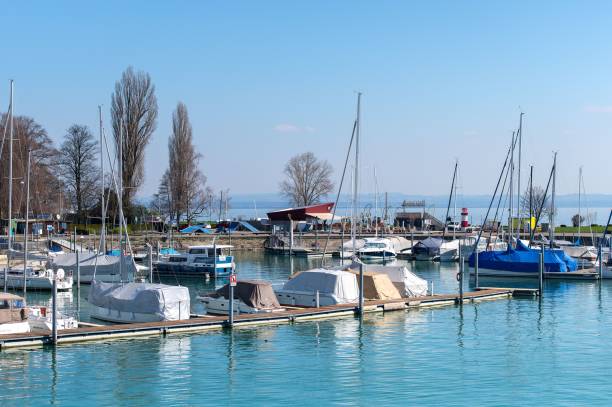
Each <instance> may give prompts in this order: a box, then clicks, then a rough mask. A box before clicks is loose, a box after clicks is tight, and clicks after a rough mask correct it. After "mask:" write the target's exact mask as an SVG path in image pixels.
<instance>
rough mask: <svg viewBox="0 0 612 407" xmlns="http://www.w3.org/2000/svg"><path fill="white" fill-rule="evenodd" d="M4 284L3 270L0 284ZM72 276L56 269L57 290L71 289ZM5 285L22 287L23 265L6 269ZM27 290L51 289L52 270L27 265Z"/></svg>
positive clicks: (13, 287) (14, 287) (12, 287)
mask: <svg viewBox="0 0 612 407" xmlns="http://www.w3.org/2000/svg"><path fill="white" fill-rule="evenodd" d="M3 284H4V272H2V271H0V285H3ZM72 284H73V278H72V275H71V274H70V273H64V270H63V269H58V270H57V289H58V291H66V290H71V289H72ZM7 287H9V288H11V289H17V290H20V289H23V267H12V268H10V269H9V270H7ZM26 289H27V290H53V270H51V269H46V270H45V269H44V268H35V267H28V268H27V269H26Z"/></svg>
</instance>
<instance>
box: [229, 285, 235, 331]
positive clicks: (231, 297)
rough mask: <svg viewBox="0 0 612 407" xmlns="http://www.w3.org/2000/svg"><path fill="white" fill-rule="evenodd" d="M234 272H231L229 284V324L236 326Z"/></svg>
mask: <svg viewBox="0 0 612 407" xmlns="http://www.w3.org/2000/svg"><path fill="white" fill-rule="evenodd" d="M234 278H235V277H234V274H233V273H232V274H230V285H229V307H228V308H229V309H228V312H229V326H230V328H233V327H234V282H233V281H234Z"/></svg>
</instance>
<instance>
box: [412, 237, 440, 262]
mask: <svg viewBox="0 0 612 407" xmlns="http://www.w3.org/2000/svg"><path fill="white" fill-rule="evenodd" d="M440 246H442V239H440V238H437V237H428V238H427V239H424V240H421V241H419V242H417V243H415V244H414V246H413V247H412V256H413V257H414V258H415V259H416V260H423V261H431V260H434V259H435V258H437V257H438V256H440Z"/></svg>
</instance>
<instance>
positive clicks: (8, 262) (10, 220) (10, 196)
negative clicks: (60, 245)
mask: <svg viewBox="0 0 612 407" xmlns="http://www.w3.org/2000/svg"><path fill="white" fill-rule="evenodd" d="M10 99H11V100H10V103H9V106H10V109H9V111H10V114H11V115H10V116H9V120H10V122H9V126H10V130H9V184H8V185H9V187H8V190H9V191H8V242H7V243H8V255H7V256H6V267H5V268H4V292H6V291H8V270H9V269H10V267H11V248H12V244H11V240H12V239H11V226H12V224H13V80H12V79H11V97H10Z"/></svg>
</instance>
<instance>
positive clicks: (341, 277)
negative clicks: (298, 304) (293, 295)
mask: <svg viewBox="0 0 612 407" xmlns="http://www.w3.org/2000/svg"><path fill="white" fill-rule="evenodd" d="M280 291H294V292H306V293H314V292H316V291H319V293H321V294H327V295H330V296H332V297H334V298H335V299H336V301H337V302H338V303H351V302H357V301H358V299H359V286H358V285H357V278H356V277H355V274H353V273H349V272H347V271H342V270H327V269H313V270H307V271H301V272H299V273H297V274H295V275H294V276H293V277H292V278H291V279H290V280H289V281H287V282H286V283H285V285H284V286H283V288H282V290H280Z"/></svg>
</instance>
